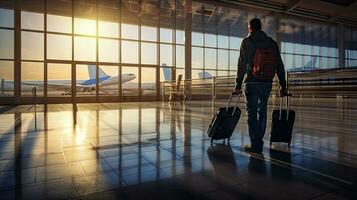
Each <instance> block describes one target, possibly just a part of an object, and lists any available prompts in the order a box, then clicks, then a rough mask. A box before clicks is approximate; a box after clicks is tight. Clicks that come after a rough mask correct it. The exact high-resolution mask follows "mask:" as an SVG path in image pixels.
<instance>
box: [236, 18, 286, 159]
mask: <svg viewBox="0 0 357 200" xmlns="http://www.w3.org/2000/svg"><path fill="white" fill-rule="evenodd" d="M248 30H249V35H248V36H247V37H246V38H244V39H243V41H242V44H241V47H240V55H239V60H238V73H237V78H236V87H235V91H234V92H233V93H232V94H233V95H238V94H240V93H242V89H241V88H242V82H244V83H245V87H244V94H245V101H246V106H247V115H248V130H249V137H250V145H245V146H244V150H245V151H249V152H255V153H261V152H262V151H263V137H264V134H265V129H266V123H267V103H268V98H269V95H270V91H271V88H272V80H273V77H274V75H275V73H277V75H278V78H279V84H280V87H281V89H280V95H281V96H285V95H286V94H287V92H286V81H285V70H284V64H283V62H282V60H281V56H280V51H279V47H278V45H277V43H276V42H275V41H274V40H273V39H271V38H270V37H268V36H267V35H266V34H265V33H264V32H263V31H262V30H261V22H260V20H259V19H257V18H254V19H252V20H250V22H249V24H248ZM258 50H259V52H258ZM262 52H263V53H262ZM265 52H267V53H266V54H264V53H265ZM269 52H271V53H270V54H269ZM256 54H257V55H256ZM261 55H263V56H266V57H265V58H264V57H259V56H261ZM269 55H271V58H269ZM267 57H268V58H267ZM261 60H264V61H265V62H267V63H269V62H270V64H271V66H272V67H271V70H270V71H271V72H268V69H269V68H268V67H265V68H266V69H265V68H264V67H263V70H264V71H260V74H259V73H258V72H257V71H259V70H261V69H259V66H257V65H259V62H262V61H261ZM264 61H263V62H264ZM257 63H258V64H257ZM262 65H264V63H263V64H262ZM257 69H258V70H257ZM264 73H265V74H264ZM269 73H270V75H269ZM267 74H268V75H267ZM245 75H246V76H245ZM243 79H244V80H243Z"/></svg>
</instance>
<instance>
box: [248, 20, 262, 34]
mask: <svg viewBox="0 0 357 200" xmlns="http://www.w3.org/2000/svg"><path fill="white" fill-rule="evenodd" d="M249 26H250V28H251V29H252V30H253V31H258V30H262V23H261V22H260V19H258V18H253V19H251V20H250V21H249Z"/></svg>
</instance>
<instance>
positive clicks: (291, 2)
mask: <svg viewBox="0 0 357 200" xmlns="http://www.w3.org/2000/svg"><path fill="white" fill-rule="evenodd" d="M302 1H303V0H288V1H287V2H286V8H285V12H290V11H291V10H294V9H295V8H296V7H297V6H298V4H299V3H301V2H302Z"/></svg>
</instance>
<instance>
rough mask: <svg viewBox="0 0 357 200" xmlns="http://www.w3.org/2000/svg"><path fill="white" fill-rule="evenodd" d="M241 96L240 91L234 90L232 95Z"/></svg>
mask: <svg viewBox="0 0 357 200" xmlns="http://www.w3.org/2000/svg"><path fill="white" fill-rule="evenodd" d="M240 94H242V89H235V90H234V91H233V92H232V95H240Z"/></svg>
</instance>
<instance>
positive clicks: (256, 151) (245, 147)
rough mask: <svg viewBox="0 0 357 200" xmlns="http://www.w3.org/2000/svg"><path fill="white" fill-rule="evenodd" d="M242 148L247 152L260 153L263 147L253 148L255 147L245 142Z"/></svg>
mask: <svg viewBox="0 0 357 200" xmlns="http://www.w3.org/2000/svg"><path fill="white" fill-rule="evenodd" d="M243 150H244V151H245V152H248V153H250V152H252V153H259V154H260V153H262V151H263V148H255V147H252V145H250V144H247V145H244V147H243Z"/></svg>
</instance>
